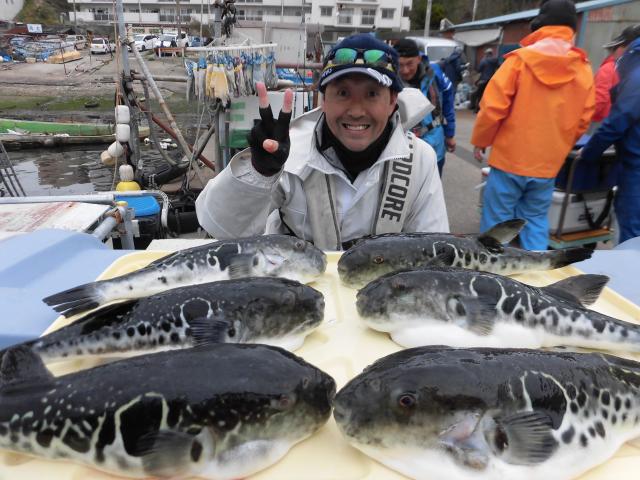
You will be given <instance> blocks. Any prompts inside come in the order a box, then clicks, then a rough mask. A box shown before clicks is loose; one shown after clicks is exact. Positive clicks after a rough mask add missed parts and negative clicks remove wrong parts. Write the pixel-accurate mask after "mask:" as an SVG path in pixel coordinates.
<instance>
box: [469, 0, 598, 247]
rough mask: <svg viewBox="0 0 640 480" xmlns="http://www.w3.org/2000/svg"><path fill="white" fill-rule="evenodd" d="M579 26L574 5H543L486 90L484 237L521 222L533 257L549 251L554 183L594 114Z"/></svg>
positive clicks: (479, 137) (557, 0)
mask: <svg viewBox="0 0 640 480" xmlns="http://www.w3.org/2000/svg"><path fill="white" fill-rule="evenodd" d="M576 23H577V14H576V9H575V5H574V3H573V2H572V1H570V0H546V1H543V2H542V4H541V6H540V14H539V15H538V16H537V17H536V18H535V19H534V20H533V21H532V22H531V29H532V33H531V34H529V35H528V36H526V37H525V38H524V39H522V42H521V45H522V48H519V49H517V50H514V51H513V52H510V53H508V54H507V55H505V61H504V63H503V64H502V66H501V67H500V68H499V69H498V71H497V72H496V74H495V75H494V76H493V77H492V79H491V81H490V82H489V84H488V85H487V88H486V90H485V93H484V96H483V98H482V102H481V104H480V113H479V114H478V117H477V118H476V123H475V125H474V128H473V133H472V136H471V143H472V144H473V145H474V146H475V148H474V157H475V158H476V160H478V161H480V162H481V161H482V160H483V159H484V157H483V153H484V151H485V149H486V148H487V147H489V146H492V148H491V153H490V155H489V165H490V166H491V172H490V173H489V177H488V179H487V184H486V187H485V190H484V197H483V209H482V217H481V221H480V231H482V232H484V231H487V230H489V229H490V228H491V227H493V226H494V225H496V224H498V223H500V222H504V221H506V220H510V219H513V218H522V219H524V220H526V221H527V224H526V225H525V227H524V228H523V230H522V231H521V232H520V245H521V246H522V248H525V249H527V250H546V249H547V246H548V235H549V226H548V221H547V214H548V210H549V207H550V205H551V197H552V194H553V189H554V185H555V177H556V175H557V174H558V171H559V170H560V168H561V167H562V165H563V163H564V161H565V159H566V157H567V155H568V154H569V152H570V151H571V149H572V147H573V146H574V144H575V142H576V140H577V139H578V138H579V137H580V136H581V135H582V134H583V133H584V132H585V131H586V130H587V128H588V127H589V123H590V121H591V117H592V115H593V111H594V105H595V92H594V90H595V89H594V84H593V74H592V72H591V67H590V65H589V60H588V59H587V55H586V53H585V52H584V51H583V50H580V49H579V48H576V47H575V46H574V36H575V30H576Z"/></svg>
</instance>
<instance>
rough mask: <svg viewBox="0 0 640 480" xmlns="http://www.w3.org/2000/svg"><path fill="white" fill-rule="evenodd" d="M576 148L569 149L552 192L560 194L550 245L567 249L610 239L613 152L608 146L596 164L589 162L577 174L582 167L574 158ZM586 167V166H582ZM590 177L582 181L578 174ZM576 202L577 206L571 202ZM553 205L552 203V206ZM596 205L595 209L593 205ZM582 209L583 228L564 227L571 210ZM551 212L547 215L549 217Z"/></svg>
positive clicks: (614, 168)
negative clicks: (560, 198) (560, 200)
mask: <svg viewBox="0 0 640 480" xmlns="http://www.w3.org/2000/svg"><path fill="white" fill-rule="evenodd" d="M576 156H577V150H573V151H571V153H570V154H569V155H568V157H567V160H566V162H565V164H564V166H563V168H562V170H561V171H560V173H559V175H558V178H557V180H556V191H555V192H554V195H558V194H561V195H562V203H561V206H560V212H559V215H558V221H557V224H556V225H555V226H554V225H552V223H551V221H550V227H549V229H550V232H549V246H550V247H551V248H566V247H574V246H587V247H592V248H595V246H596V244H597V243H598V242H606V241H609V240H613V238H614V232H613V229H612V223H613V214H612V205H613V198H614V196H615V190H616V187H615V180H614V178H615V174H616V172H615V171H616V168H617V165H616V163H615V161H616V154H615V151H614V150H613V149H608V150H607V151H606V152H605V153H604V154H603V155H602V158H601V159H600V162H598V164H597V165H589V169H588V170H589V171H586V168H585V171H584V172H581V175H579V174H578V172H579V171H580V170H579V167H580V169H582V168H583V164H582V163H581V162H580V159H577V158H576ZM584 167H586V166H584ZM585 175H587V176H589V177H588V181H587V182H584V183H582V184H581V182H580V181H576V180H579V178H578V177H579V176H583V177H584V176H585ZM572 204H576V205H572ZM552 207H553V205H552ZM596 207H597V208H596ZM577 208H580V209H581V212H580V222H581V223H584V224H585V225H584V226H585V227H586V228H583V229H578V230H576V229H575V228H567V218H568V214H569V212H570V210H571V209H573V213H574V214H575V213H577V212H576V211H575V210H576V209H577ZM551 216H552V215H550V217H551Z"/></svg>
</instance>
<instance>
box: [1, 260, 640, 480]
mask: <svg viewBox="0 0 640 480" xmlns="http://www.w3.org/2000/svg"><path fill="white" fill-rule="evenodd" d="M163 255H166V252H158V251H144V252H136V253H132V254H130V255H127V256H124V257H121V258H119V259H118V260H116V261H115V262H114V263H113V264H112V265H111V266H110V267H109V268H108V269H107V270H106V271H105V272H104V273H103V274H102V275H101V276H100V279H104V278H110V277H114V276H118V275H122V274H124V273H127V272H130V271H133V270H135V269H138V268H141V267H143V266H145V265H146V264H148V263H149V262H151V261H153V260H155V259H157V258H159V257H161V256H163ZM339 258H340V254H339V253H337V252H332V253H329V254H328V259H329V264H328V267H327V272H326V273H325V274H324V275H323V276H322V277H321V278H320V279H319V280H318V281H316V282H314V283H313V284H311V285H312V286H313V287H315V288H317V289H318V290H320V291H321V292H322V293H323V294H324V296H325V301H326V309H325V321H324V324H323V325H322V326H321V327H320V328H318V329H317V330H316V331H315V332H314V333H312V334H311V335H310V336H308V337H307V339H306V341H305V343H304V345H303V346H302V348H300V349H299V350H297V351H296V352H295V353H296V354H297V355H299V356H301V357H303V358H304V359H305V360H307V361H308V362H310V363H312V364H314V365H316V366H317V367H318V368H321V369H322V370H324V371H325V372H327V373H329V374H330V375H332V376H333V378H335V380H336V382H337V384H338V389H339V388H341V387H342V386H343V385H344V384H345V383H347V382H348V381H349V380H350V379H351V378H353V377H354V376H356V375H357V374H359V373H360V372H361V371H362V370H363V369H364V368H365V367H366V366H367V365H370V364H371V363H373V362H374V361H375V360H377V359H378V358H380V357H383V356H385V355H389V354H390V353H394V352H397V351H399V350H401V348H400V346H398V345H396V344H395V343H393V342H392V341H391V340H390V339H389V337H388V336H387V335H386V334H383V333H380V332H375V331H373V330H371V329H368V328H366V327H365V325H364V324H363V323H362V321H360V320H359V319H358V313H357V311H356V307H355V295H356V290H352V289H348V288H345V287H343V286H342V285H341V284H340V280H339V278H338V273H337V271H336V264H337V262H338V259H339ZM579 273H581V272H580V271H578V270H577V269H575V268H573V267H565V268H562V269H558V270H554V271H549V272H535V273H529V274H525V275H518V276H516V277H515V278H516V279H518V280H520V281H523V282H525V283H528V284H530V285H535V286H543V285H548V284H550V283H553V282H556V281H558V280H561V279H563V278H566V277H569V276H572V275H577V274H579ZM591 308H593V309H594V310H597V311H599V312H602V313H606V314H607V315H611V316H613V317H616V318H619V319H621V320H626V321H631V322H635V323H638V322H637V320H638V319H640V308H639V307H638V306H636V305H634V304H633V303H631V302H629V301H628V300H626V299H625V298H623V297H621V296H620V295H618V294H617V293H615V292H614V291H613V290H611V289H609V288H607V289H605V290H604V292H603V294H602V295H601V297H600V299H599V300H598V301H597V302H596V303H595V304H594V305H593V306H592V307H591ZM72 320H73V317H72V318H70V319H65V318H64V317H60V318H58V319H57V320H56V321H55V322H54V323H53V324H52V325H51V327H50V328H49V329H48V330H47V332H49V331H52V330H55V329H57V328H60V327H62V326H63V325H66V324H67V323H69V322H70V321H72ZM626 356H627V358H631V359H634V360H638V361H640V355H626ZM100 363H102V361H101V360H99V359H94V360H75V361H68V362H59V363H55V364H52V365H51V366H50V368H51V371H52V372H53V373H54V374H55V375H61V374H64V373H69V372H72V371H75V370H79V369H84V368H89V367H92V366H95V365H98V364H100ZM167 378H168V379H170V375H169V374H168V375H167ZM168 381H170V380H168ZM638 472H640V439H638V440H636V441H635V442H631V443H627V444H626V445H624V446H623V447H622V448H621V449H620V450H619V451H618V452H617V453H616V455H615V456H614V457H613V458H612V459H610V460H609V461H608V462H606V463H604V464H602V465H600V466H599V467H597V468H594V469H592V470H591V471H589V472H588V473H587V474H585V475H583V476H582V477H581V479H582V480H611V479H615V480H626V479H636V478H638V475H639V473H638ZM88 478H91V479H92V480H94V479H95V480H108V479H115V478H119V477H115V476H113V475H108V474H105V473H102V472H99V471H97V470H93V469H91V468H89V467H85V466H82V465H76V464H73V463H69V462H68V461H50V460H42V459H37V458H33V457H29V456H26V455H22V454H17V453H12V452H0V480H5V479H7V480H22V479H25V480H27V479H28V480H33V479H47V480H84V479H88ZM251 478H252V479H255V480H328V479H336V480H378V479H384V480H400V479H404V478H405V477H404V476H402V475H400V474H399V473H396V472H394V471H392V470H389V469H388V468H386V467H385V466H383V465H381V464H379V463H377V462H375V461H374V460H372V459H370V458H369V457H367V456H365V455H364V454H362V453H360V452H359V451H358V450H356V449H355V448H352V447H351V446H350V445H349V444H348V443H347V442H346V440H344V439H343V437H342V435H341V434H340V432H339V431H338V428H337V427H336V424H335V422H334V421H333V418H331V419H330V420H329V422H328V423H327V424H326V425H325V426H324V427H323V428H321V429H320V430H319V431H318V432H316V434H315V435H313V436H312V437H311V438H309V439H307V440H305V441H304V442H302V443H300V444H298V445H296V446H295V447H294V448H293V449H292V450H291V451H290V452H289V453H288V454H287V455H286V456H285V457H284V458H283V459H282V460H281V461H280V462H278V463H276V464H275V465H273V466H271V467H270V468H268V469H266V470H263V471H261V472H259V473H258V474H256V475H254V476H252V477H251ZM434 480H443V479H434Z"/></svg>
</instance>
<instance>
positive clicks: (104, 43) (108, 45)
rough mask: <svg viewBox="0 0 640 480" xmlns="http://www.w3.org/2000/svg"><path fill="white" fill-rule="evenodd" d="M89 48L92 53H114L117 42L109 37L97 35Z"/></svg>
mask: <svg viewBox="0 0 640 480" xmlns="http://www.w3.org/2000/svg"><path fill="white" fill-rule="evenodd" d="M89 50H90V52H91V53H112V52H115V51H116V44H115V43H114V42H112V41H110V40H109V39H107V38H101V37H95V38H94V39H93V40H91V46H90V47H89Z"/></svg>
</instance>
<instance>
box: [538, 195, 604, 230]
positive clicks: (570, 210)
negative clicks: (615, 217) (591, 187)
mask: <svg viewBox="0 0 640 480" xmlns="http://www.w3.org/2000/svg"><path fill="white" fill-rule="evenodd" d="M565 195H566V193H565V192H557V191H556V192H553V197H552V198H551V207H550V208H549V213H548V215H547V218H548V219H549V231H550V232H555V231H556V230H557V229H558V222H559V220H560V212H561V210H562V202H563V201H564V196H565ZM585 201H586V206H587V211H588V212H589V213H590V214H591V218H592V219H593V220H596V219H597V218H598V217H599V216H600V213H601V212H602V210H603V209H604V208H605V205H606V203H607V193H606V192H603V193H597V194H596V193H594V194H590V195H582V196H581V195H576V194H570V195H569V204H568V205H567V213H566V214H565V217H564V223H563V226H562V232H563V233H571V232H580V231H583V230H590V227H589V222H588V221H587V215H586V213H585ZM612 210H613V209H612ZM609 215H611V212H610V213H609ZM605 224H606V221H605Z"/></svg>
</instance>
